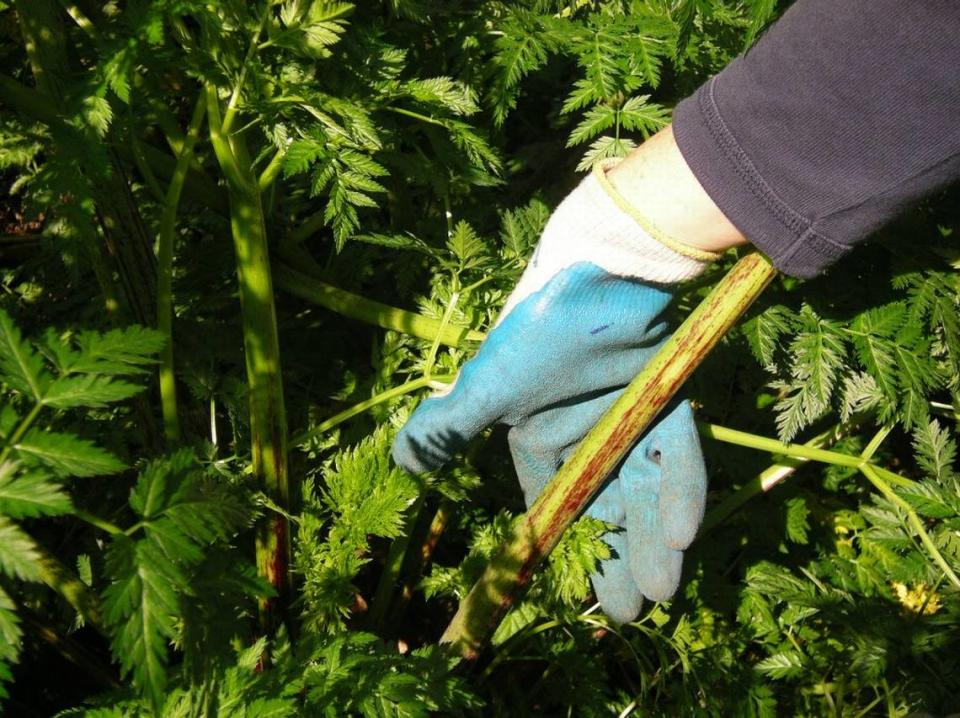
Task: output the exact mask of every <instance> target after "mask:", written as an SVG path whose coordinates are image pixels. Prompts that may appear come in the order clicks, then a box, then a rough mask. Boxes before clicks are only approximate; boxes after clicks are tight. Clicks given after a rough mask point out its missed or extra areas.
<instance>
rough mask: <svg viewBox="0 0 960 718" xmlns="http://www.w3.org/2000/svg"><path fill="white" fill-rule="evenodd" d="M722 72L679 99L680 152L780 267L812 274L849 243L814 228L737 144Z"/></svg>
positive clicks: (795, 273) (734, 219) (737, 224)
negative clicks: (723, 98)
mask: <svg viewBox="0 0 960 718" xmlns="http://www.w3.org/2000/svg"><path fill="white" fill-rule="evenodd" d="M720 77H722V75H718V76H717V77H714V78H712V79H711V80H710V81H708V82H707V83H706V84H704V85H702V86H701V87H700V89H699V90H697V92H696V93H695V94H693V95H692V96H690V97H688V98H687V99H685V100H683V101H682V102H681V103H680V104H679V105H677V108H676V110H675V111H674V115H673V135H674V138H675V139H676V142H677V146H678V147H679V148H680V153H681V154H682V155H683V158H684V160H686V162H687V164H688V165H689V166H690V169H691V170H692V171H693V173H694V175H696V177H697V179H698V180H699V181H700V184H701V185H703V188H704V189H705V190H706V192H707V194H709V195H710V198H711V199H712V200H713V201H714V202H715V203H716V205H717V206H718V207H719V208H720V211H722V212H723V213H724V215H726V217H727V219H729V220H730V221H731V222H732V223H733V225H734V226H735V227H737V229H739V230H740V231H741V232H743V234H744V235H745V236H746V237H747V239H748V240H750V242H751V243H752V244H753V245H754V246H755V247H757V249H759V250H760V251H761V252H763V253H764V254H766V255H767V256H768V257H770V260H771V261H772V262H773V264H774V265H775V266H776V267H777V268H778V269H779V270H780V271H782V272H784V273H786V274H789V275H792V276H794V277H803V278H809V277H814V276H816V275H818V274H820V273H821V272H823V271H824V270H825V269H826V268H827V267H829V266H830V265H831V264H833V263H834V262H836V261H837V260H838V259H840V257H842V256H843V255H844V254H846V253H847V252H848V251H849V250H850V247H847V246H845V245H842V244H838V243H836V242H833V241H831V240H830V239H828V238H827V237H825V236H823V235H822V234H820V233H818V232H817V231H816V230H815V229H814V228H813V226H812V223H811V222H810V221H809V220H808V219H806V218H805V217H803V216H802V215H800V214H799V213H798V212H796V211H795V210H793V209H792V208H791V207H790V206H789V205H787V204H786V203H785V202H784V201H783V200H782V199H781V198H780V197H778V196H777V193H776V191H775V190H774V188H773V187H772V186H771V185H770V183H769V182H768V179H767V178H764V177H763V176H762V175H761V174H760V172H758V171H757V168H756V167H755V166H754V164H753V162H751V160H750V153H749V148H748V147H743V146H741V144H740V142H739V141H738V139H737V137H736V135H735V134H734V131H733V129H732V128H731V127H729V126H728V125H727V123H726V122H725V121H724V118H723V116H722V114H721V112H720V109H719V106H718V103H717V92H718V90H719V86H718V82H717V80H718V79H719V78H720ZM727 99H728V101H735V100H729V98H727ZM757 121H758V122H762V121H763V120H762V118H758V119H757Z"/></svg>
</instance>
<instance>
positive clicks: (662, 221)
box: [607, 126, 747, 252]
mask: <svg viewBox="0 0 960 718" xmlns="http://www.w3.org/2000/svg"><path fill="white" fill-rule="evenodd" d="M607 177H608V178H609V180H610V184H611V185H613V187H614V188H615V189H616V190H617V192H619V193H620V195H621V196H622V197H623V198H624V199H625V200H627V201H628V202H629V203H630V204H632V205H633V206H634V207H636V208H637V210H638V211H639V212H640V213H642V214H643V215H644V216H646V217H647V218H648V219H649V220H650V221H651V222H652V223H653V224H655V225H656V226H657V227H658V228H659V229H660V230H661V231H663V232H665V233H666V234H668V235H670V236H672V237H674V238H676V239H678V240H680V241H682V242H684V243H685V244H688V245H690V246H692V247H696V248H698V249H704V250H707V251H711V252H719V251H723V250H725V249H729V248H730V247H735V246H738V245H742V244H746V243H747V239H746V237H744V235H743V234H742V233H741V232H740V230H738V229H737V228H736V227H735V226H734V225H733V223H732V222H730V220H729V219H727V217H726V216H725V215H724V214H723V212H721V211H720V209H719V207H717V205H716V204H714V202H713V200H712V199H710V195H708V194H707V192H706V190H704V189H703V187H702V186H701V185H700V182H699V181H698V180H697V178H696V176H695V175H694V174H693V172H692V171H691V170H690V167H689V166H687V163H686V161H685V160H684V159H683V155H682V154H681V153H680V149H679V148H678V147H677V143H676V142H675V141H674V139H673V130H672V128H671V127H670V126H667V127H665V128H664V129H662V130H661V131H660V132H658V133H657V134H656V135H654V136H653V137H651V138H650V139H649V140H647V141H646V142H644V143H643V144H642V145H640V147H638V148H637V149H636V150H634V151H633V152H632V153H631V154H630V155H629V156H628V157H627V158H626V159H624V160H623V161H622V162H621V163H619V164H618V165H617V166H616V167H613V168H611V169H610V170H609V171H608V172H607Z"/></svg>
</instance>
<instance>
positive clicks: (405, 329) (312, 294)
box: [273, 262, 486, 347]
mask: <svg viewBox="0 0 960 718" xmlns="http://www.w3.org/2000/svg"><path fill="white" fill-rule="evenodd" d="M273 277H274V280H275V282H276V284H277V286H278V287H279V288H280V289H283V290H284V291H287V292H289V293H290V294H293V295H295V296H298V297H300V298H301V299H306V300H307V301H308V302H313V303H315V304H319V305H320V306H321V307H325V308H326V309H330V310H331V311H334V312H336V313H337V314H342V315H343V316H345V317H349V318H351V319H358V320H360V321H363V322H366V323H368V324H374V325H376V326H378V327H382V328H383V329H390V330H392V331H395V332H401V333H403V334H410V335H412V336H415V337H418V338H420V339H425V340H427V341H433V339H434V338H435V337H437V336H439V337H440V343H441V344H445V345H447V346H451V347H459V346H463V345H464V344H465V343H467V342H481V341H483V339H484V337H485V336H486V335H485V334H484V333H483V332H479V331H475V330H473V329H470V328H468V327H461V326H457V325H450V326H447V327H442V328H441V325H442V322H441V321H440V320H438V319H433V318H431V317H425V316H423V315H422V314H417V313H416V312H408V311H406V310H404V309H398V308H397V307H391V306H390V305H388V304H383V303H381V302H377V301H375V300H373V299H367V298H366V297H364V296H361V295H359V294H354V293H353V292H348V291H346V290H345V289H340V288H339V287H335V286H333V285H332V284H328V283H327V282H323V281H321V280H319V279H315V278H313V277H311V276H309V275H306V274H304V273H302V272H299V271H297V270H296V269H293V268H291V267H290V266H289V265H287V264H285V263H283V262H275V263H274V265H273Z"/></svg>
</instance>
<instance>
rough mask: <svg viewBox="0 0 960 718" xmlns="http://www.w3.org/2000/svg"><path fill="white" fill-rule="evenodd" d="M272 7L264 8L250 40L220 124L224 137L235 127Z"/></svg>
mask: <svg viewBox="0 0 960 718" xmlns="http://www.w3.org/2000/svg"><path fill="white" fill-rule="evenodd" d="M271 5H272V3H269V2H268V3H267V4H266V5H265V6H264V8H263V14H262V15H261V16H260V25H259V26H258V27H257V31H256V32H255V33H254V34H253V37H252V38H251V40H250V46H249V47H248V48H247V54H246V55H244V58H243V64H242V65H241V66H240V76H239V77H238V78H237V82H236V84H235V85H234V86H233V91H232V92H231V93H230V100H229V101H228V102H227V109H226V110H225V111H224V113H223V121H222V122H221V124H220V132H221V133H222V134H223V135H224V136H226V135H228V134H230V128H231V127H232V126H233V121H234V119H235V118H236V116H237V103H238V102H239V101H240V93H241V92H242V90H243V85H244V83H245V82H246V80H247V70H248V69H249V68H250V61H251V60H252V59H253V55H254V53H255V52H256V51H257V49H258V48H257V44H258V43H259V41H260V35H261V34H262V33H263V27H264V25H266V24H267V16H268V15H269V13H270V8H271Z"/></svg>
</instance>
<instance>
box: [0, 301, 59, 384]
mask: <svg viewBox="0 0 960 718" xmlns="http://www.w3.org/2000/svg"><path fill="white" fill-rule="evenodd" d="M0 380H2V381H3V382H4V383H6V384H7V385H9V386H10V388H11V389H13V390H14V391H16V392H19V393H20V394H23V395H24V396H27V397H29V398H31V399H32V400H33V401H35V402H40V401H41V400H42V399H43V396H44V394H45V393H46V390H47V386H48V385H49V383H50V374H49V373H48V372H47V370H46V369H45V368H44V366H43V358H42V357H41V356H40V353H39V352H37V350H36V349H34V348H33V346H31V345H30V343H29V342H27V341H26V340H25V339H24V338H23V335H22V334H21V333H20V330H19V329H18V328H17V326H16V324H14V323H13V320H12V319H11V318H10V315H9V314H7V313H6V312H5V311H3V310H2V309H0Z"/></svg>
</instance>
